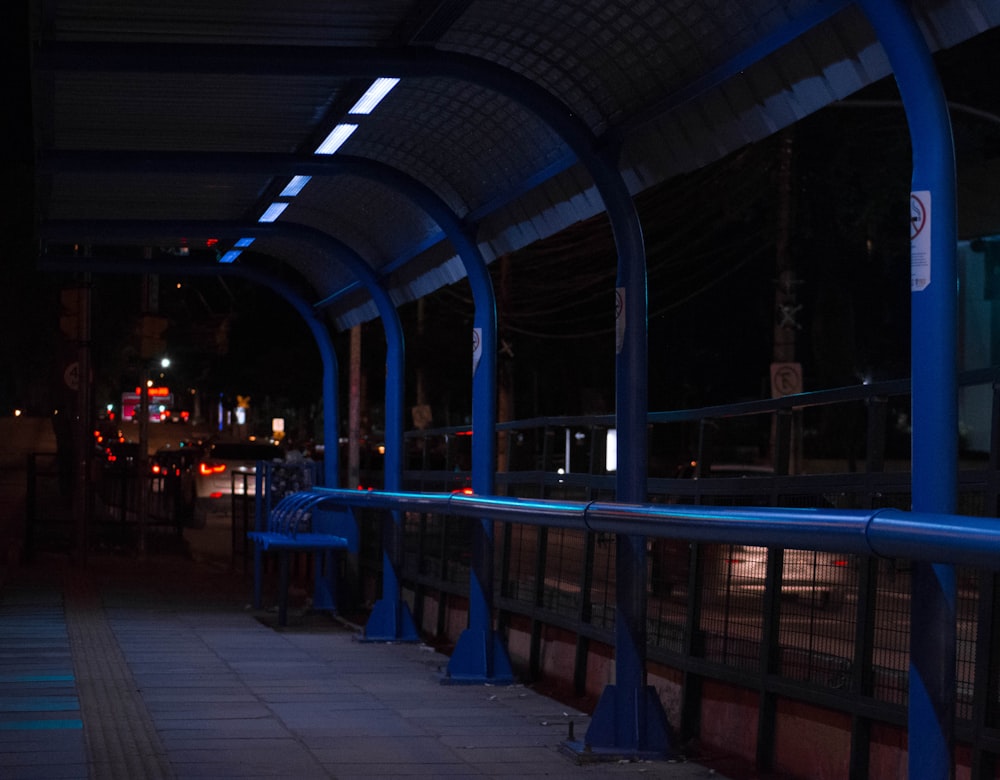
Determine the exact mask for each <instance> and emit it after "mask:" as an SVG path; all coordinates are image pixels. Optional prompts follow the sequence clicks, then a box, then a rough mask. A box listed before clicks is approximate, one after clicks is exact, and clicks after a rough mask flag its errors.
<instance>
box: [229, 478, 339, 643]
mask: <svg viewBox="0 0 1000 780" xmlns="http://www.w3.org/2000/svg"><path fill="white" fill-rule="evenodd" d="M328 501H329V497H328V496H324V495H322V494H318V493H315V492H313V491H310V490H303V491H300V492H298V493H292V494H291V495H288V496H286V497H285V498H283V499H281V501H279V502H278V503H277V504H275V506H274V507H273V508H272V509H271V511H270V512H269V513H268V517H267V527H266V530H256V531H250V532H249V533H248V534H247V536H248V537H249V538H250V540H251V541H252V542H253V543H254V546H255V548H256V554H255V556H254V557H255V566H254V579H255V582H254V594H255V602H256V603H255V604H254V606H255V607H258V608H259V607H260V603H259V602H260V592H261V577H262V571H261V566H260V565H259V560H260V555H261V554H262V553H264V552H270V553H274V554H276V556H277V559H278V579H279V581H278V624H279V625H281V626H284V625H287V623H288V587H289V584H290V558H291V555H292V554H293V553H312V555H313V564H314V565H313V577H314V585H313V589H314V592H313V609H317V610H326V611H330V612H336V611H337V599H336V579H337V571H336V567H335V566H334V562H335V561H334V554H335V553H339V552H342V551H348V552H357V551H358V530H357V523H356V522H355V519H354V515H353V513H352V512H351V510H350V509H349V508H347V507H337V506H323V505H324V504H325V503H327V502H328ZM259 524H260V519H258V525H259Z"/></svg>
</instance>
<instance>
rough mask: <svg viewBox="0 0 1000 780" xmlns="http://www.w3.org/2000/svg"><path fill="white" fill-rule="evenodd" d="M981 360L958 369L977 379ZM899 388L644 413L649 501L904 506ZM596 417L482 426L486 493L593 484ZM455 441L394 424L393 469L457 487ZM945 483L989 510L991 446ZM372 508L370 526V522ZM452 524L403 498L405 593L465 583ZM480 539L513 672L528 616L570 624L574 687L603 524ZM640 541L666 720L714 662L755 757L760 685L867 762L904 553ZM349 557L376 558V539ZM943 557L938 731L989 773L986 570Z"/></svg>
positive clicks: (595, 628) (566, 489)
mask: <svg viewBox="0 0 1000 780" xmlns="http://www.w3.org/2000/svg"><path fill="white" fill-rule="evenodd" d="M994 373H995V372H983V373H982V374H980V375H975V376H969V375H967V376H966V377H965V380H966V382H967V383H969V382H972V383H975V382H989V383H990V384H992V386H993V387H994V388H995V387H996V386H997V385H996V377H995V376H994V375H993V374H994ZM908 390H909V388H908V384H907V383H905V382H895V383H889V384H883V385H871V386H863V387H859V388H856V389H851V390H839V391H833V392H829V393H817V394H812V395H810V396H806V397H801V396H800V397H796V398H794V399H779V400H776V401H773V402H760V403H757V402H755V403H752V404H739V405H733V406H729V407H715V408H712V409H705V410H692V411H685V412H680V413H669V414H661V415H656V414H654V415H650V452H651V455H650V471H651V478H650V480H649V492H650V495H649V500H650V501H651V502H654V503H655V502H664V503H674V504H685V505H690V504H700V505H720V506H795V507H813V506H815V507H834V508H845V509H848V508H855V509H870V508H878V507H896V508H900V509H909V507H910V482H909V480H910V475H909V472H908V465H909V464H908V460H907V455H908V446H909V441H908V431H907V429H906V425H905V412H904V411H903V410H905V409H906V408H908V402H909V399H908V396H907V393H908ZM994 396H996V392H994ZM996 408H997V400H996V398H995V399H994V409H996ZM612 425H613V419H612V418H608V417H598V418H549V419H538V420H531V421H525V422H518V423H509V424H503V425H501V426H499V428H500V430H499V433H500V440H501V441H500V444H501V448H502V449H501V451H502V452H503V451H506V457H505V458H502V459H501V460H502V464H503V465H504V467H505V468H506V470H505V471H503V472H501V473H499V474H498V475H497V493H498V494H502V495H508V496H518V497H525V498H566V499H572V500H581V501H586V500H608V499H611V498H612V496H613V492H614V476H613V472H610V471H608V470H607V469H606V465H607V457H606V455H605V449H604V448H605V441H606V438H607V434H608V431H610V430H612ZM994 427H995V424H994ZM830 430H838V434H837V435H836V436H833V437H832V439H831V441H829V442H827V443H826V444H825V445H824V443H823V441H822V431H830ZM995 440H996V437H995V434H994V436H993V438H992V441H995ZM467 442H468V439H467V437H465V436H463V432H462V431H461V430H458V429H449V430H436V431H424V432H413V433H411V434H408V444H409V450H408V451H409V453H410V455H411V457H410V459H409V461H408V463H409V465H410V466H411V467H412V468H411V469H410V470H408V471H407V473H406V478H405V480H404V489H407V490H434V491H448V490H455V489H460V488H461V487H462V486H463V485H464V484H466V483H467V480H468V476H469V474H468V472H467V471H464V470H463V469H462V468H461V464H462V463H463V459H464V458H465V453H463V452H461V448H462V447H463V446H467ZM504 448H506V449H505V450H504ZM426 452H435V453H437V454H438V456H439V460H440V461H442V462H441V464H439V467H438V468H434V469H430V468H425V464H426V462H427V459H426V457H425V455H424V453H426ZM465 462H467V461H465ZM436 465H437V464H436ZM441 466H443V467H441ZM456 466H459V468H457V469H456ZM959 485H960V487H959V490H960V497H959V507H958V508H957V512H958V513H959V514H966V515H973V516H985V517H991V516H995V515H996V513H997V507H998V503H997V501H998V495H1000V471H998V469H997V451H996V448H995V447H994V448H991V452H989V453H971V452H966V453H963V462H962V466H961V471H960V478H959ZM371 522H372V530H373V532H374V530H375V529H377V528H378V527H379V526H378V525H377V523H376V522H375V520H374V519H372V520H371ZM998 524H1000V521H998ZM467 529H468V524H467V523H465V522H463V521H462V520H461V519H459V518H449V517H441V516H428V515H416V514H412V515H410V514H408V515H407V516H406V518H405V521H404V548H405V553H406V554H405V556H404V561H403V570H402V577H403V580H404V582H406V583H408V587H409V588H411V589H412V591H413V594H414V604H415V608H416V609H417V610H420V609H422V604H423V603H424V597H425V596H426V595H427V594H434V593H437V594H458V595H461V594H463V593H465V589H466V586H467V583H468V553H467V551H468V546H467V544H466V542H467V538H466V537H467V533H468V531H467ZM998 532H1000V525H998ZM495 539H496V544H497V549H496V561H497V562H498V565H497V567H496V576H497V582H496V584H495V593H496V594H497V605H496V606H497V607H498V610H499V620H500V624H501V626H505V625H510V624H511V623H512V621H515V620H520V621H521V622H522V623H523V621H525V620H527V621H528V623H529V625H530V626H531V629H530V630H531V633H532V636H531V641H530V642H529V643H528V647H529V648H530V650H529V653H530V657H529V659H528V663H527V666H528V669H529V670H530V671H532V672H537V671H538V670H540V669H541V668H542V661H541V659H540V657H539V656H540V654H541V652H542V649H541V648H542V643H541V641H540V638H541V637H542V636H543V634H544V632H545V630H546V627H558V628H562V629H565V630H567V631H569V632H571V633H572V634H573V635H574V636H575V637H576V639H575V643H576V651H575V653H574V655H573V657H574V659H575V661H574V663H575V668H574V669H572V671H571V673H570V674H571V679H572V681H573V683H574V685H575V686H576V688H577V693H579V694H583V693H584V692H585V691H584V686H585V681H586V680H587V679H588V670H587V668H586V667H587V664H588V663H589V662H590V658H591V656H590V654H589V653H588V652H587V649H588V647H589V646H590V645H591V643H593V642H595V641H597V642H601V643H604V644H606V645H608V646H613V644H614V640H613V627H614V613H615V593H614V588H615V578H614V571H615V545H614V544H613V543H612V542H613V537H610V536H608V535H602V534H595V533H588V532H584V531H576V530H569V529H555V528H552V529H547V528H543V527H538V526H526V525H517V524H498V526H497V528H496V533H495ZM648 550H649V555H648V565H649V572H648V602H647V629H648V643H649V647H648V657H649V659H650V660H651V661H653V662H655V663H658V664H662V665H663V666H664V667H665V668H668V669H670V670H672V673H673V674H675V675H677V677H678V679H679V680H680V682H679V683H678V688H679V693H678V698H679V706H678V710H679V720H680V732H681V733H680V735H679V736H680V739H681V740H682V741H685V740H687V739H688V738H692V737H696V736H698V734H699V729H700V727H701V717H702V705H703V703H702V700H701V695H702V694H701V692H702V690H703V685H704V684H705V683H706V681H716V682H720V683H724V684H727V685H732V686H737V687H740V688H744V689H746V690H748V691H752V692H753V693H754V694H755V696H756V701H757V705H756V706H757V713H756V714H757V726H758V728H757V737H756V745H755V748H754V749H755V752H756V758H757V761H758V765H759V766H764V767H766V766H770V765H771V764H772V758H773V751H774V750H775V728H776V723H777V710H778V707H777V702H778V701H780V700H789V699H791V700H796V701H799V702H804V703H808V704H810V705H814V706H817V707H822V708H825V709H828V710H830V711H834V712H838V713H841V714H842V715H844V716H846V717H847V718H848V720H849V723H850V724H851V725H850V729H849V730H850V761H851V774H852V776H855V777H867V776H868V774H867V771H868V766H869V760H870V752H871V749H872V748H871V738H870V734H871V732H872V729H873V727H874V726H875V724H887V725H889V726H892V727H897V728H905V726H906V706H907V696H908V664H909V646H910V642H909V635H910V629H911V626H910V614H911V603H910V564H909V562H908V561H905V560H879V559H874V558H869V557H863V556H857V555H835V554H830V553H819V552H815V551H808V550H792V549H780V548H772V549H765V548H760V547H751V546H743V545H718V544H704V543H695V542H690V543H688V542H675V541H671V540H662V539H661V540H650V541H649V543H648ZM371 552H372V553H373V554H374V553H375V552H377V551H376V550H372V551H371ZM366 563H367V565H369V566H371V567H373V568H377V566H378V565H379V564H378V558H377V557H372V558H368V559H367V560H366ZM997 568H998V569H1000V562H998V567H997ZM957 576H958V583H959V589H958V600H957V604H956V610H957V626H958V635H957V648H956V656H957V668H956V674H957V696H956V710H955V714H956V719H957V722H956V734H957V736H958V738H959V739H960V740H962V741H963V742H964V743H965V744H966V745H967V746H968V750H969V753H968V756H969V758H968V761H969V764H970V766H971V770H972V774H971V776H972V777H975V778H981V777H990V778H992V777H994V774H995V771H996V769H997V756H998V755H1000V623H998V621H996V619H995V616H994V611H995V610H994V607H995V605H996V603H997V601H996V600H997V583H998V577H997V573H996V572H994V571H984V570H978V569H971V568H969V569H966V568H960V569H958V571H957ZM418 617H419V616H418ZM438 619H439V623H440V622H441V620H442V618H441V616H440V612H439V618H438Z"/></svg>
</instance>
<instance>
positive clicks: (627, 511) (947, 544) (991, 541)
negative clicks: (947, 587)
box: [309, 487, 1000, 571]
mask: <svg viewBox="0 0 1000 780" xmlns="http://www.w3.org/2000/svg"><path fill="white" fill-rule="evenodd" d="M309 492H310V493H312V494H315V495H320V496H325V497H326V498H327V501H328V502H329V505H330V506H350V507H355V508H358V509H374V510H384V511H408V512H420V513H424V514H432V513H437V514H447V515H453V516H456V517H465V518H468V519H470V520H475V519H478V518H480V517H488V518H490V519H492V520H495V521H498V522H506V523H521V524H525V525H534V526H542V527H546V528H565V529H572V530H577V531H584V532H592V533H618V532H619V531H624V532H625V533H628V534H632V535H635V536H642V537H656V538H659V539H686V540H692V541H698V542H714V543H718V544H747V545H759V546H765V547H787V548H792V549H801V550H825V551H828V552H838V553H850V554H856V555H873V556H877V557H880V558H906V559H910V560H916V561H943V562H945V563H951V564H956V565H963V566H977V567H982V568H984V569H988V570H991V571H994V570H997V569H998V568H1000V527H998V524H997V522H996V519H995V518H990V517H971V516H967V515H956V514H949V513H931V512H906V511H903V510H901V509H891V508H882V509H812V508H799V507H724V506H703V505H697V506H694V505H693V506H685V505H682V504H671V505H665V504H623V503H618V502H603V501H589V502H588V501H568V500H566V501H561V500H554V499H528V498H503V497H499V496H476V495H466V494H460V493H414V492H405V491H402V492H398V493H389V492H386V491H377V490H372V491H364V492H361V491H356V490H345V489H343V488H322V487H321V488H314V489H313V490H311V491H309Z"/></svg>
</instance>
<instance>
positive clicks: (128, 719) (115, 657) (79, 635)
mask: <svg viewBox="0 0 1000 780" xmlns="http://www.w3.org/2000/svg"><path fill="white" fill-rule="evenodd" d="M65 598H66V628H67V632H68V634H69V641H70V648H71V650H72V653H73V666H74V669H75V673H76V688H77V693H78V696H79V700H80V712H81V715H82V718H83V730H84V735H85V737H86V743H87V758H88V763H89V765H90V772H91V776H92V777H101V778H108V779H109V780H112V779H116V778H122V780H134V778H137V777H142V778H148V779H149V780H160V779H161V778H162V779H166V778H173V777H174V773H173V771H172V770H171V767H170V763H169V761H168V760H167V754H166V750H165V749H164V747H163V745H162V743H161V742H160V739H159V736H158V735H157V733H156V729H155V727H154V725H153V720H152V718H151V717H150V715H149V712H148V711H147V709H146V705H145V703H144V702H143V700H142V696H141V695H140V692H139V690H138V688H137V686H136V683H135V680H134V679H133V678H132V675H131V673H130V672H129V668H128V665H127V664H126V663H125V658H124V657H123V655H122V652H121V649H120V648H119V646H118V642H117V640H116V639H115V635H114V632H112V630H111V626H110V625H109V624H108V620H107V616H106V614H105V612H104V609H103V607H102V605H101V602H100V598H99V596H98V594H97V591H96V590H95V589H94V587H93V585H92V583H91V582H90V580H89V578H88V577H87V576H86V575H85V574H81V573H77V574H74V575H72V576H71V577H70V579H69V581H68V582H67V587H66V596H65Z"/></svg>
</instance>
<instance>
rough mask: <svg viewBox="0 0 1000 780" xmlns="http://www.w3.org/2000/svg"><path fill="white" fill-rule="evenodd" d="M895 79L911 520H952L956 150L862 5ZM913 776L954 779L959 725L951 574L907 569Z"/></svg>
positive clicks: (907, 26) (904, 42)
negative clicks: (908, 153) (908, 181)
mask: <svg viewBox="0 0 1000 780" xmlns="http://www.w3.org/2000/svg"><path fill="white" fill-rule="evenodd" d="M861 5H862V7H863V8H864V11H865V13H866V14H867V16H868V18H869V20H870V21H871V23H872V25H873V27H874V28H875V31H876V33H877V34H878V37H879V41H880V42H881V43H882V46H883V47H884V48H885V51H886V54H887V55H888V57H889V61H890V62H891V64H892V68H893V71H894V72H895V75H896V82H897V84H898V85H899V90H900V94H901V96H902V98H903V105H904V108H905V110H906V115H907V120H908V122H909V126H910V135H911V138H912V142H913V184H912V192H911V196H910V242H911V243H910V269H911V280H910V291H911V363H912V374H913V401H912V404H913V406H912V414H913V420H912V426H913V443H912V459H913V467H912V468H913V472H912V487H913V511H914V512H921V513H951V512H954V511H955V507H956V503H957V494H958V488H957V484H958V395H957V360H956V345H957V322H958V315H957V273H956V261H955V253H956V244H957V228H956V222H957V218H956V198H955V151H954V143H953V139H952V132H951V121H950V118H949V116H948V109H947V104H946V101H945V97H944V92H943V90H942V88H941V83H940V80H939V79H938V75H937V72H936V70H935V69H934V63H933V60H932V59H931V55H930V52H929V50H928V47H927V44H926V41H924V39H923V36H922V35H921V33H920V29H919V27H918V26H917V24H916V22H915V21H914V19H913V17H912V16H911V15H910V13H909V11H908V9H907V7H906V4H905V3H903V2H901V0H863V2H862V3H861ZM912 588H913V591H912V601H911V615H910V688H909V715H908V720H909V776H910V777H911V778H913V779H914V780H917V778H920V780H935V779H936V778H940V779H941V780H944V779H945V778H949V777H951V776H952V767H953V764H954V759H953V739H954V719H955V710H954V707H955V688H956V685H955V653H956V650H955V642H956V623H955V601H956V595H957V590H956V583H955V572H954V568H953V567H952V566H950V565H943V564H931V563H917V564H915V565H914V567H913V585H912Z"/></svg>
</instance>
